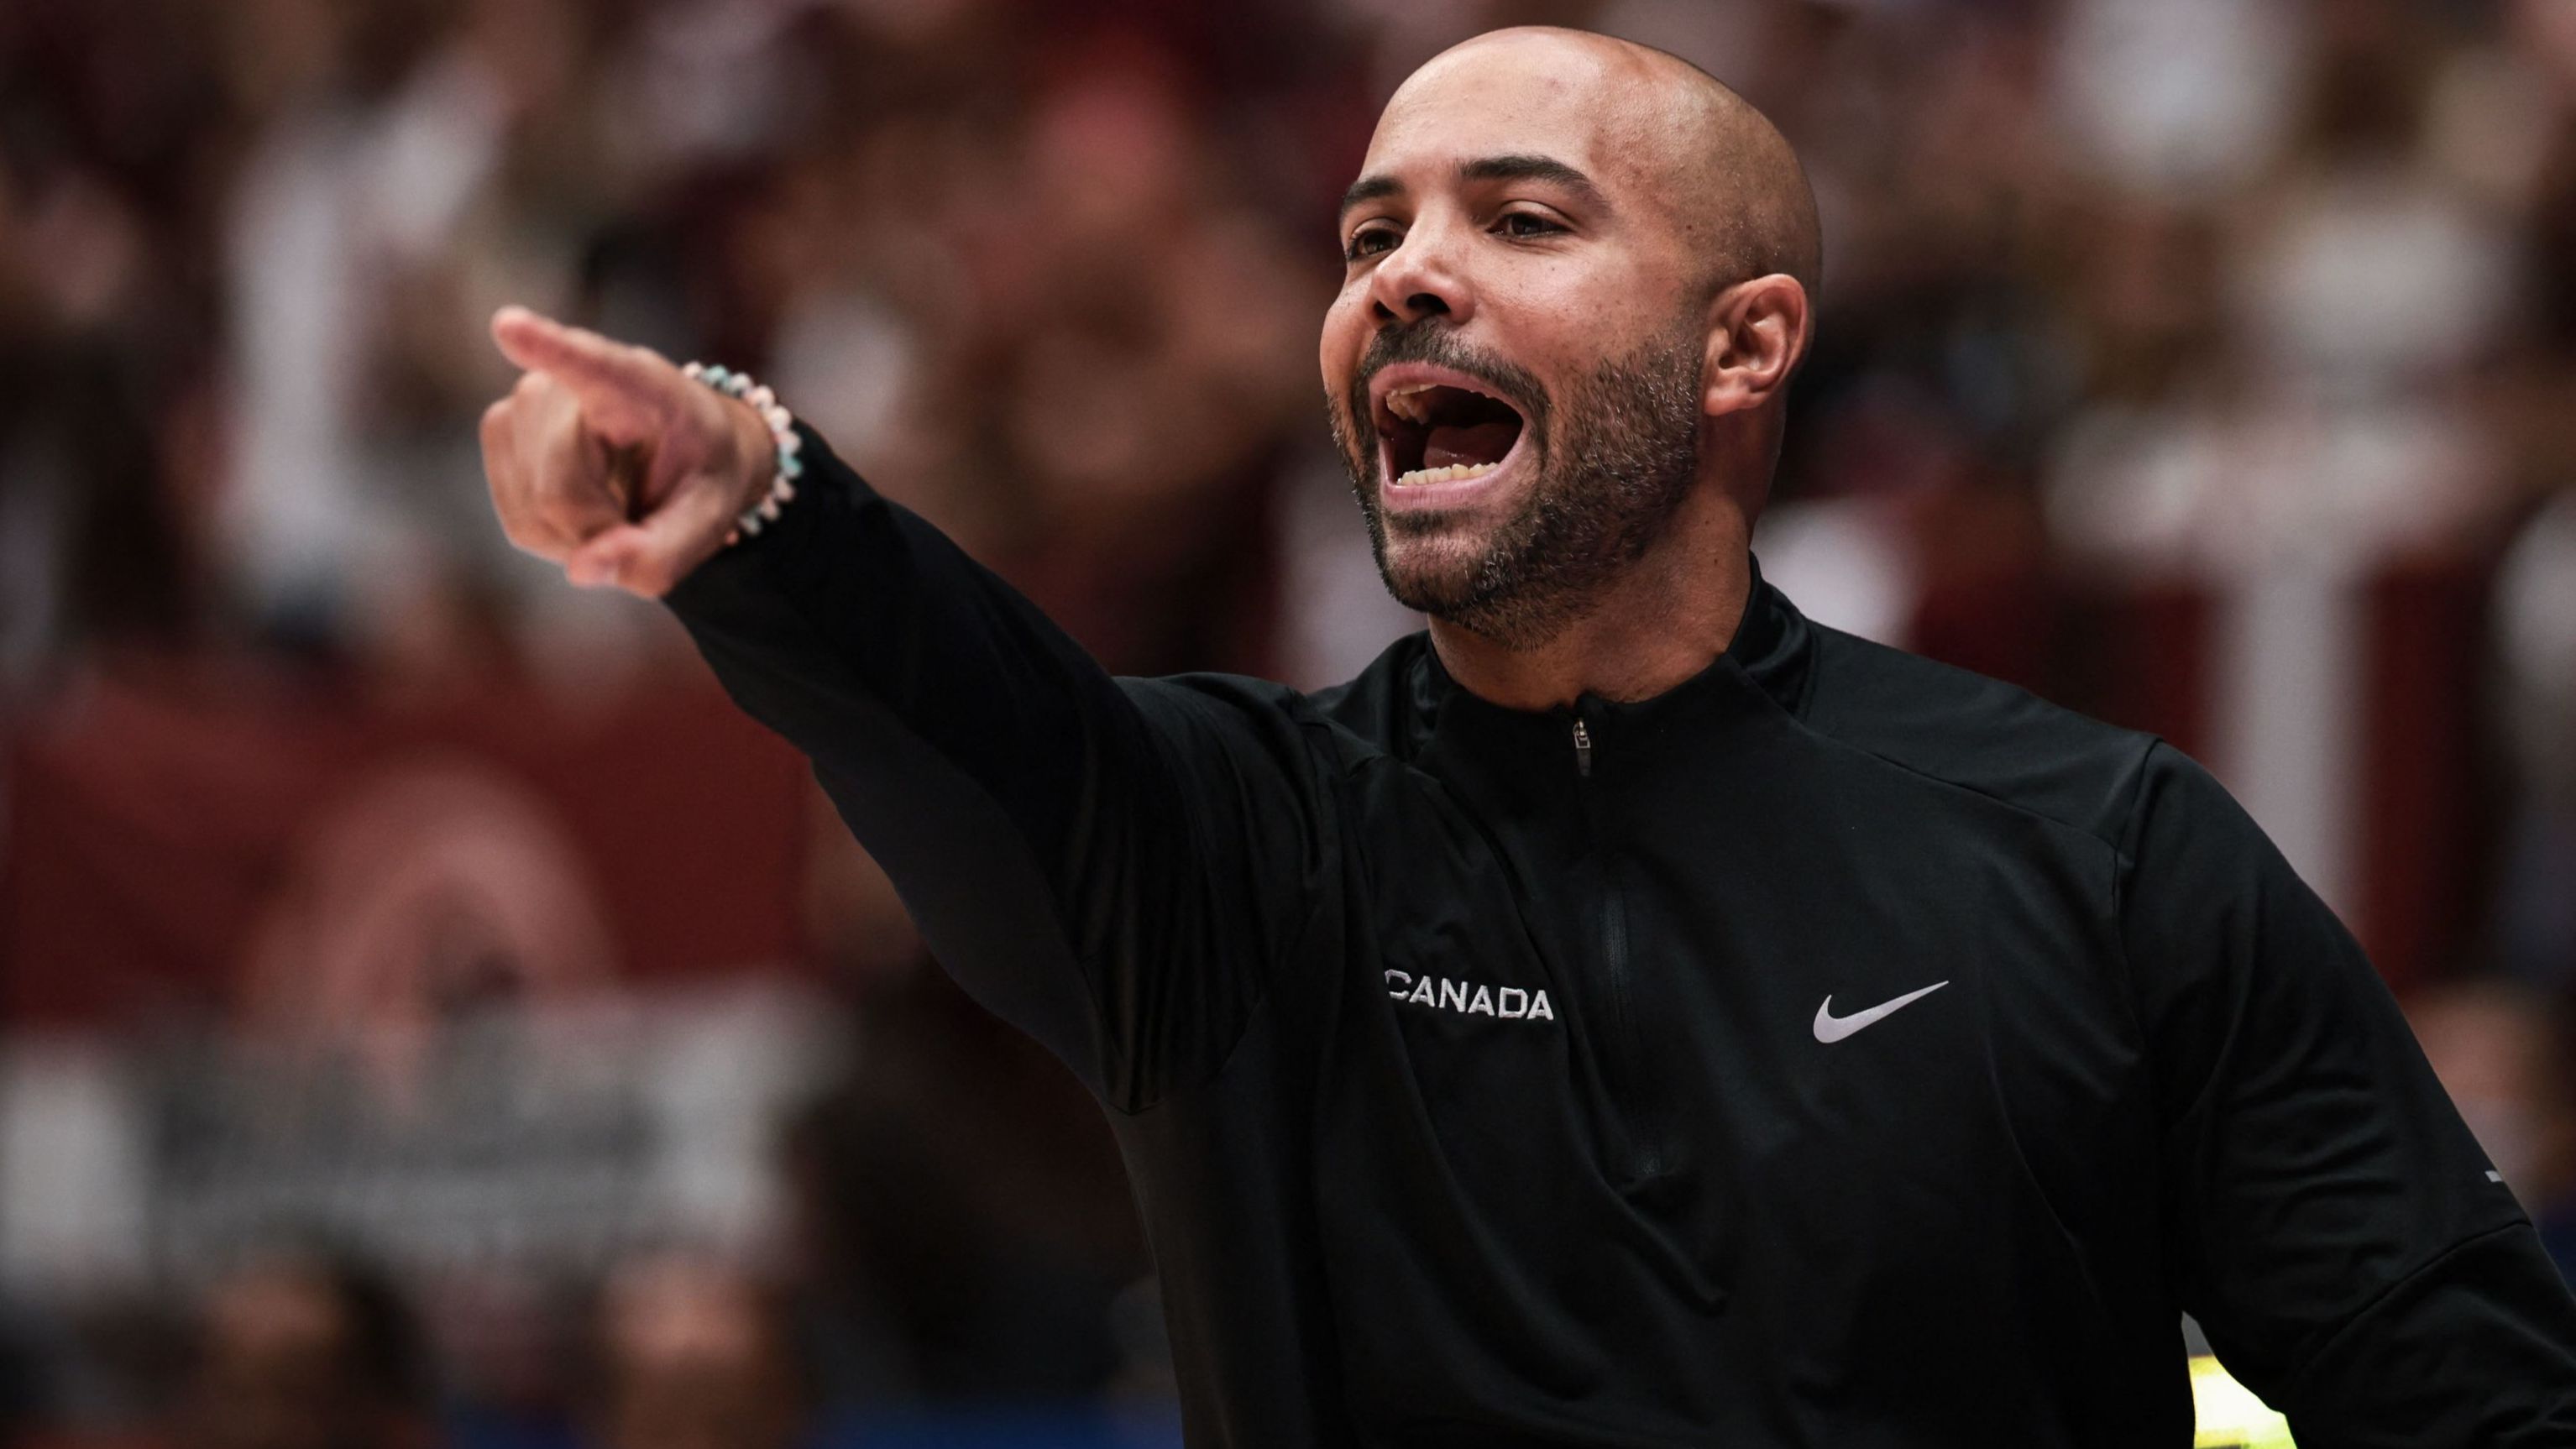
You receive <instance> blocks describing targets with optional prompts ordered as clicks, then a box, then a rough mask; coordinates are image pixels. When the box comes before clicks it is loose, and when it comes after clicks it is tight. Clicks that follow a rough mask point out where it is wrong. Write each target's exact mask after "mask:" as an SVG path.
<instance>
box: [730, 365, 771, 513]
mask: <svg viewBox="0 0 2576 1449" xmlns="http://www.w3.org/2000/svg"><path fill="white" fill-rule="evenodd" d="M717 396H718V397H719V398H721V399H722V400H723V402H724V410H725V421H726V422H727V423H729V424H731V425H732V428H733V455H734V458H735V460H736V465H735V469H734V484H733V500H734V501H733V509H732V511H733V512H735V513H741V512H743V511H744V510H746V509H749V508H754V507H757V506H759V503H760V500H761V499H763V498H764V497H767V496H768V494H769V484H770V480H771V479H772V478H775V477H777V476H778V439H777V437H776V436H775V435H774V434H772V433H771V432H770V431H769V420H768V419H767V418H764V417H762V416H761V414H760V408H759V406H758V405H757V404H754V403H752V402H750V401H749V400H747V399H744V398H739V397H734V396H732V395H730V394H725V393H719V394H717Z"/></svg>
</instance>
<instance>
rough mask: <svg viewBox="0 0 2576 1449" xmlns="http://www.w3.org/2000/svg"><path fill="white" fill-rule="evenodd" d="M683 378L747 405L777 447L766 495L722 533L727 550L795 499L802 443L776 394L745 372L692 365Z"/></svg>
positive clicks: (802, 468) (682, 371)
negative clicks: (695, 381)
mask: <svg viewBox="0 0 2576 1449" xmlns="http://www.w3.org/2000/svg"><path fill="white" fill-rule="evenodd" d="M680 374H681V375H682V376H683V377H690V378H695V379H696V380H698V381H699V382H703V383H705V384H706V385H707V386H709V387H711V388H714V389H715V390H716V391H718V392H720V393H723V394H724V395H725V396H727V397H738V398H740V399H742V400H743V401H744V402H747V403H749V404H751V406H752V408H753V410H754V411H756V412H758V413H759V414H760V420H761V421H762V422H764V423H767V424H768V425H769V436H770V439H771V441H773V442H775V443H776V444H777V445H778V473H777V475H776V476H775V477H773V478H771V479H770V480H769V492H768V493H767V494H766V495H765V496H763V497H762V498H761V500H760V501H759V502H758V503H755V504H753V505H752V506H750V507H749V508H746V509H744V510H743V511H742V513H741V514H740V516H738V517H736V518H735V519H734V521H733V527H732V528H730V529H728V530H726V532H725V540H724V541H725V545H726V546H727V547H731V546H732V545H733V544H735V543H736V542H738V541H740V540H741V538H742V536H743V535H744V534H746V533H758V532H760V529H761V525H762V524H765V523H768V522H770V521H772V520H774V519H776V518H777V517H778V510H779V508H780V507H781V506H783V505H785V504H786V503H787V502H788V500H790V499H792V498H794V497H795V496H796V480H797V479H799V478H802V477H804V476H805V460H804V459H802V458H799V457H797V456H796V455H797V453H798V452H799V451H800V450H802V449H803V448H804V446H805V440H804V439H802V438H799V437H798V436H796V428H795V421H796V420H795V419H794V418H792V417H790V416H789V415H788V412H787V409H785V408H784V407H781V406H779V403H778V395H777V394H776V393H773V392H771V391H770V390H769V389H768V388H767V387H766V386H764V385H762V384H760V383H756V382H753V381H752V380H751V376H750V374H748V373H741V372H735V371H732V370H731V369H729V368H722V367H716V366H713V365H711V364H708V363H704V362H692V363H690V364H688V365H687V366H685V367H683V368H681V369H680Z"/></svg>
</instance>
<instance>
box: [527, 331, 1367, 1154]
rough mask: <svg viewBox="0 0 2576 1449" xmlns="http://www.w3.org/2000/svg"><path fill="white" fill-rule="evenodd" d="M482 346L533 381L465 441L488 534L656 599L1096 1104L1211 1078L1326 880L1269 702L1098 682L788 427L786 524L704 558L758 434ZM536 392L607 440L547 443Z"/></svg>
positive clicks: (936, 928)
mask: <svg viewBox="0 0 2576 1449" xmlns="http://www.w3.org/2000/svg"><path fill="white" fill-rule="evenodd" d="M495 333H496V335H497V336H498V337H499V339H500V340H501V343H502V346H503V350H504V351H505V352H507V353H509V354H510V356H511V357H512V358H513V360H515V361H518V362H520V363H521V365H522V366H528V367H532V368H534V369H536V371H535V372H534V373H532V376H536V377H539V378H540V379H541V380H540V381H538V382H536V383H533V384H530V383H523V384H522V385H521V391H520V393H518V394H514V397H513V399H512V401H511V402H510V403H507V404H503V405H501V408H500V409H496V411H497V412H500V413H501V414H502V415H501V416H500V417H498V418H497V420H495V419H489V418H487V422H486V429H485V451H486V458H487V468H488V470H489V471H490V472H491V473H492V482H493V491H494V498H495V503H496V506H497V507H498V508H499V509H500V511H501V513H502V517H503V522H504V526H505V527H507V528H509V529H510V531H511V537H512V539H513V541H515V542H519V543H520V546H522V547H526V548H530V550H531V551H532V552H540V553H544V554H545V556H548V557H553V558H557V559H558V560H559V561H561V562H563V563H564V564H565V566H566V569H567V572H568V573H570V574H571V575H572V576H573V577H574V578H575V579H576V580H577V581H580V580H589V581H602V582H606V581H613V582H616V583H617V584H619V585H620V586H622V587H626V588H628V589H630V590H632V591H634V592H637V593H640V594H644V595H646V596H649V597H660V598H662V599H663V600H664V601H665V602H666V603H667V604H668V605H669V606H670V607H671V609H672V610H673V611H674V612H675V613H676V614H677V615H678V616H679V618H680V619H681V621H682V622H683V624H685V625H686V626H687V627H688V629H689V632H690V634H691V636H692V637H693V638H694V639H695V640H696V642H697V644H698V647H699V650H700V652H701V653H703V654H704V655H705V657H706V658H707V660H708V662H709V664H710V665H712V666H713V667H714V669H715V671H716V673H717V675H718V677H719V678H720V679H721V680H723V682H724V684H725V687H726V688H727V690H728V691H730V692H731V693H732V695H733V697H734V698H735V700H736V701H737V702H738V703H740V704H741V705H742V706H743V708H744V709H746V710H747V711H749V712H750V713H751V714H753V715H754V716H755V717H757V718H759V719H761V720H762V721H763V722H764V723H767V724H768V725H770V726H771V727H772V728H774V729H776V730H778V731H779V732H780V733H781V734H782V735H784V736H786V737H787V738H788V739H789V740H790V741H791V742H793V743H795V744H796V745H797V746H798V747H799V748H800V749H802V750H804V751H805V753H806V754H807V755H808V757H810V758H811V759H812V760H813V762H814V768H815V773H816V775H817V777H818V778H819V779H820V780H821V781H822V783H823V785H824V787H825V788H826V790H828V791H829V792H830V794H831V796H832V799H833V801H834V803H835V804H836V805H837V806H838V807H839V809H840V812H841V815H842V818H843V819H844V820H845V821H846V822H847V823H848V824H849V826H850V827H851V830H852V831H853V833H854V834H856V835H857V837H858V838H859V840H860V841H861V843H862V844H864V845H866V846H867V848H868V849H869V851H870V852H871V853H872V854H874V855H875V856H876V857H877V859H878V861H879V863H880V864H882V865H883V866H884V867H885V868H886V870H887V872H888V874H889V875H890V876H891V877H892V878H893V880H894V882H895V885H896V887H897V888H898V890H899V891H901V893H902V894H903V897H904V901H905V903H906V905H907V906H908V907H909V908H910V909H911V911H912V913H913V915H914V917H915V919H916V920H917V921H918V922H919V923H920V925H921V927H922V930H923V934H924V936H925V937H926V938H927V939H928V940H929V942H930V944H931V946H932V948H933V950H934V951H936V952H937V953H938V955H939V957H940V959H941V961H942V963H943V964H944V965H945V966H947V967H948V969H949V970H950V971H951V972H952V973H954V974H956V975H957V976H958V978H959V979H960V980H961V981H962V982H963V983H964V984H965V985H966V986H967V988H968V989H969V990H970V991H972V992H974V993H975V994H976V995H977V996H978V997H979V999H981V1000H983V1001H984V1003H985V1004H986V1005H987V1006H989V1007H991V1008H992V1009H994V1010H995V1011H997V1012H998V1013H1000V1014H1001V1015H1003V1016H1004V1017H1005V1018H1007V1019H1009V1020H1011V1021H1013V1022H1014V1023H1016V1024H1018V1025H1020V1026H1021V1027H1023V1028H1024V1029H1026V1030H1029V1031H1030V1032H1032V1033H1033V1034H1035V1035H1037V1036H1038V1037H1039V1038H1040V1039H1041V1040H1043V1041H1045V1042H1046V1043H1047V1044H1048V1045H1049V1046H1050V1047H1051V1048H1053V1049H1054V1050H1055V1051H1056V1052H1057V1053H1058V1055H1060V1056H1062V1057H1064V1058H1065V1059H1066V1060H1067V1061H1068V1062H1069V1063H1070V1064H1071V1065H1073V1066H1074V1068H1075V1069H1076V1071H1077V1072H1078V1073H1080V1074H1081V1075H1082V1076H1083V1077H1084V1078H1085V1079H1086V1081H1088V1082H1089V1083H1090V1084H1091V1085H1092V1086H1093V1088H1094V1089H1095V1090H1096V1091H1098V1092H1099V1093H1101V1095H1102V1096H1103V1097H1104V1098H1105V1099H1106V1100H1108V1101H1110V1102H1111V1103H1112V1104H1113V1105H1117V1106H1120V1107H1123V1108H1127V1109H1130V1110H1133V1109H1137V1108H1141V1107H1143V1106H1146V1105H1149V1104H1150V1103H1151V1102H1153V1101H1154V1100H1156V1099H1158V1098H1159V1097H1160V1096H1161V1095H1162V1094H1163V1093H1165V1092H1167V1091H1169V1090H1171V1089H1172V1088H1173V1087H1175V1086H1179V1085H1185V1084H1187V1083H1188V1082H1190V1081H1191V1080H1194V1079H1196V1078H1199V1077H1202V1076H1204V1075H1205V1074H1207V1073H1210V1072H1212V1071H1213V1070H1215V1067H1216V1065H1217V1064H1218V1063H1219V1062H1220V1061H1221V1060H1222V1059H1223V1055H1224V1052H1225V1049H1226V1047H1228V1046H1230V1045H1231V1043H1232V1041H1233V1039H1234V1036H1235V1035H1236V1033H1238V1032H1239V1031H1240V1029H1241V1027H1242V1025H1243V1022H1244V1021H1245V1020H1246V1018H1247V1017H1248V1016H1249V1014H1250V1012H1251V1011H1252V1010H1253V1009H1254V1007H1255V1006H1256V1005H1257V1004H1258V1002H1259V1000H1260V997H1261V994H1262V992H1263V991H1264V990H1265V989H1266V988H1267V985H1268V982H1269V975H1270V971H1269V968H1270V965H1271V963H1272V962H1273V961H1274V960H1276V959H1278V957H1279V956H1280V955H1281V953H1282V951H1283V949H1284V948H1285V946H1286V945H1287V944H1288V943H1289V942H1290V941H1291V940H1292V939H1293V938H1294V937H1295V935H1296V933H1297V932H1299V931H1300V930H1302V929H1304V928H1305V926H1306V925H1307V918H1308V916H1309V915H1310V914H1311V912H1312V910H1313V908H1314V904H1315V903H1316V902H1317V901H1319V900H1321V899H1322V898H1323V893H1324V891H1325V889H1326V886H1327V875H1328V872H1327V868H1326V862H1327V860H1328V859H1329V852H1328V850H1327V848H1326V845H1325V842H1324V832H1325V828H1326V827H1325V816H1326V812H1325V811H1324V810H1323V808H1322V806H1321V804H1320V800H1321V798H1322V786H1321V784H1320V782H1319V778H1318V776H1317V773H1316V772H1315V771H1314V770H1313V769H1312V768H1311V767H1310V764H1309V759H1308V755H1307V752H1306V742H1305V740H1304V737H1303V731H1302V730H1301V728H1300V727H1299V726H1298V725H1296V724H1295V723H1294V722H1293V717H1292V716H1291V714H1290V713H1289V712H1288V711H1287V710H1286V709H1284V708H1283V707H1282V704H1283V700H1282V697H1281V696H1279V695H1276V694H1273V693H1268V692H1265V691H1264V690H1263V689H1262V688H1261V687H1259V686H1253V685H1249V684H1241V683H1235V682H1229V681H1223V680H1205V681H1198V682H1194V683H1193V682H1182V681H1174V682H1164V681H1144V680H1114V679H1112V678H1111V677H1110V676H1108V675H1107V674H1105V673H1104V672H1102V671H1101V670H1100V668H1099V667H1098V666H1097V665H1096V664H1094V663H1093V662H1092V661H1091V660H1090V659H1089V658H1088V657H1087V656H1086V655H1084V654H1083V652H1082V651H1081V650H1080V649H1079V648H1078V647H1076V646H1075V645H1074V644H1073V643H1072V642H1071V641H1070V640H1068V639H1067V638H1066V637H1065V636H1064V635H1063V634H1062V633H1061V632H1060V631H1058V630H1057V629H1056V628H1055V627H1054V626H1053V625H1052V624H1050V623H1049V622H1048V621H1047V620H1046V619H1045V618H1044V616H1043V615H1041V614H1040V613H1039V612H1038V611H1037V610H1036V609H1035V608H1034V607H1033V606H1032V605H1030V604H1029V603H1028V601H1027V600H1026V599H1024V598H1022V597H1020V595H1018V594H1017V593H1016V592H1014V591H1013V590H1012V589H1010V588H1009V587H1008V586H1007V585H1005V584H1004V583H1002V581H1001V580H999V579H998V578H996V577H994V576H993V575H992V574H991V573H989V572H988V571H986V570H984V569H983V568H981V567H980V566H978V565H976V564H975V563H974V562H973V561H972V560H970V559H968V558H966V557H965V555H964V554H963V553H962V552H960V551H959V550H958V549H957V548H956V546H955V545H954V544H952V543H950V542H949V540H947V539H946V538H945V537H943V536H941V535H940V534H939V533H938V531H937V530H935V529H933V528H931V527H930V526H929V525H928V524H926V523H924V522H923V521H922V520H921V519H919V518H918V517H916V516H914V515H913V514H911V513H909V512H908V511H906V510H904V509H902V508H900V507H898V506H896V505H894V504H892V503H889V502H888V501H886V500H885V499H884V498H882V497H880V496H878V495H877V494H876V493H875V491H874V490H873V489H871V488H869V487H868V485H867V484H866V483H865V482H864V481H863V480H861V479H860V478H859V477H858V476H857V475H856V474H855V473H853V472H851V471H850V470H849V469H848V468H847V467H845V466H843V465H842V464H841V463H840V462H839V461H838V460H837V459H835V458H834V457H833V456H832V454H831V451H830V449H829V448H828V447H827V446H825V444H824V443H823V441H822V439H821V438H819V437H818V436H816V435H814V434H812V433H811V432H803V433H802V434H801V442H802V454H801V455H802V456H803V457H804V459H805V460H806V473H805V477H804V478H803V480H802V481H801V483H800V493H799V496H798V497H797V498H796V500H795V501H794V502H792V503H790V504H788V505H787V507H786V508H785V509H784V510H783V511H782V513H781V514H780V516H779V518H778V519H777V521H775V522H774V523H772V524H770V525H769V526H768V527H767V528H766V529H765V530H763V531H762V532H761V533H760V534H758V535H757V536H754V537H747V538H744V539H743V540H742V541H741V542H739V543H737V544H735V545H733V546H731V547H724V546H723V545H722V540H723V535H724V533H725V531H726V529H727V528H728V527H729V526H730V525H731V522H732V519H733V517H734V514H735V512H736V511H737V510H739V509H740V508H741V507H743V506H745V505H746V504H747V503H749V502H750V501H751V500H753V499H755V498H757V497H759V496H760V495H761V493H762V491H763V489H764V488H765V486H766V483H767V479H768V476H769V469H770V467H771V466H772V454H771V451H770V448H771V445H770V441H769V438H768V435H767V432H766V427H765V425H764V424H762V423H761V422H760V420H759V418H758V416H757V415H756V414H754V413H753V412H752V411H751V410H750V409H749V408H748V407H746V406H744V405H742V404H739V403H735V402H732V401H730V400H727V399H724V398H721V397H719V396H718V395H717V394H715V393H714V392H712V391H711V390H709V389H706V388H703V387H701V386H699V385H698V384H695V383H693V382H690V381H689V380H688V379H686V378H684V377H682V376H681V375H680V373H679V371H678V370H677V369H676V368H673V367H671V365H670V364H669V363H668V362H667V361H664V360H663V359H661V358H659V357H656V356H654V355H653V354H651V353H649V352H645V351H643V350H642V349H637V348H619V346H618V344H615V343H611V342H608V341H607V340H606V339H604V338H598V337H595V336H593V335H592V334H588V333H583V332H580V331H578V330H577V329H571V328H564V327H559V326H556V325H555V324H553V323H549V322H545V321H544V320H543V319H541V318H535V317H533V316H531V315H530V314H525V313H517V312H513V313H506V314H504V316H503V317H502V318H500V319H498V320H497V321H496V323H495ZM558 390H560V392H561V393H562V394H564V395H565V397H568V398H569V400H570V406H571V408H572V411H573V412H574V413H575V414H577V415H578V416H579V417H580V418H588V417H591V416H593V415H594V412H596V414H597V415H598V416H600V417H601V418H603V419H604V426H603V427H600V428H597V429H590V428H588V427H586V426H584V427H581V428H579V429H578V430H577V432H576V434H575V435H572V436H566V435H565V433H564V431H563V430H564V428H565V426H566V423H565V408H566V406H567V403H566V401H565V400H564V398H563V397H558V396H557V393H558ZM594 393H601V394H605V396H603V397H600V398H598V399H597V401H598V402H599V403H600V404H602V406H599V407H597V408H596V409H595V408H594V406H593V403H594V398H593V394H594ZM701 404H703V405H704V406H701ZM520 409H524V410H525V411H524V415H514V414H516V413H517V411H518V410H520ZM657 428H658V429H659V430H660V431H658V432H657V431H655V429H657ZM583 433H587V434H589V436H582V435H581V434H583ZM620 469H624V470H625V473H624V475H623V477H624V480H625V481H623V482H620V481H619V478H620V474H619V470H620ZM514 510H515V512H516V514H517V516H516V517H515V518H514ZM548 550H552V551H551V552H549V551H548Z"/></svg>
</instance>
